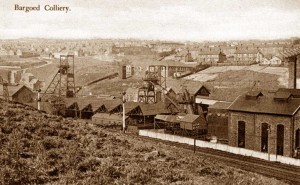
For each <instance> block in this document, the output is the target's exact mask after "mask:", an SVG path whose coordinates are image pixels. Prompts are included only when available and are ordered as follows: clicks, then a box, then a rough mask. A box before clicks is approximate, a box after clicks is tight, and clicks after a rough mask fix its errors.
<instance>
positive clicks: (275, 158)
mask: <svg viewBox="0 0 300 185" xmlns="http://www.w3.org/2000/svg"><path fill="white" fill-rule="evenodd" d="M139 135H140V136H146V137H151V138H156V139H162V140H166V141H172V142H178V143H185V144H188V145H194V139H191V138H186V137H181V136H176V135H171V134H165V133H161V132H157V130H156V131H154V130H139ZM196 146H198V147H202V148H212V149H216V150H221V151H225V152H230V153H234V154H239V155H244V156H251V157H256V158H259V159H264V160H269V156H268V154H267V153H262V152H258V151H254V150H248V149H244V148H237V147H232V146H228V145H224V144H220V143H211V142H207V141H201V140H196ZM270 161H277V162H280V163H284V164H290V165H294V166H300V160H299V159H294V158H291V157H284V156H279V155H273V154H270Z"/></svg>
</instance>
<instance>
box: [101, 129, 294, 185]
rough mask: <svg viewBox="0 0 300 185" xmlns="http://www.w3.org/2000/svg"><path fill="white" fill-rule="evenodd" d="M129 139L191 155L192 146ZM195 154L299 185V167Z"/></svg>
mask: <svg viewBox="0 0 300 185" xmlns="http://www.w3.org/2000/svg"><path fill="white" fill-rule="evenodd" d="M107 130H108V131H111V132H120V131H118V130H114V129H107ZM126 135H128V136H130V137H136V138H140V139H143V140H146V141H152V142H159V143H164V144H166V145H169V146H175V147H178V148H181V149H183V150H186V151H187V152H191V153H193V151H194V146H192V145H188V144H182V143H176V142H171V141H166V140H161V139H155V138H150V137H146V136H138V135H136V134H132V133H126ZM196 154H199V155H201V156H205V157H210V158H212V159H216V160H219V161H222V162H224V163H226V164H227V165H228V166H232V167H235V168H239V169H242V170H246V171H250V172H254V173H258V174H262V175H265V176H268V177H273V178H276V179H279V180H283V181H286V182H287V183H289V184H295V185H298V184H299V185H300V167H297V166H292V165H287V164H282V163H278V162H271V161H266V160H262V159H258V158H254V157H249V156H243V155H237V154H233V153H229V152H224V151H220V150H214V149H210V148H201V147H196Z"/></svg>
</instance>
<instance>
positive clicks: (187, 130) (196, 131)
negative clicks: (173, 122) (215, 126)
mask: <svg viewBox="0 0 300 185" xmlns="http://www.w3.org/2000/svg"><path fill="white" fill-rule="evenodd" d="M180 129H181V131H182V135H185V136H192V137H200V136H204V135H205V134H206V133H207V123H206V120H205V118H204V116H202V115H194V114H187V115H185V116H184V117H183V118H182V119H181V120H180Z"/></svg>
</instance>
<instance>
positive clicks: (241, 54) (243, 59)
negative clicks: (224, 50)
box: [234, 47, 263, 65]
mask: <svg viewBox="0 0 300 185" xmlns="http://www.w3.org/2000/svg"><path fill="white" fill-rule="evenodd" d="M262 59H263V55H262V53H261V52H260V51H259V50H258V48H256V49H253V48H248V47H246V48H237V49H236V52H235V53H234V64H236V65H251V64H254V63H260V62H261V61H262Z"/></svg>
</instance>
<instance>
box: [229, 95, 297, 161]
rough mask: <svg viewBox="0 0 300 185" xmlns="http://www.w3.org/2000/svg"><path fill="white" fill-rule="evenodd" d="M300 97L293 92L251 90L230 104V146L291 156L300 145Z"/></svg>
mask: <svg viewBox="0 0 300 185" xmlns="http://www.w3.org/2000/svg"><path fill="white" fill-rule="evenodd" d="M299 108H300V99H298V98H294V97H293V95H292V94H291V93H290V92H282V91H281V92H276V93H275V94H269V93H261V92H249V93H247V94H246V95H241V96H239V97H238V98H237V99H236V100H235V101H234V102H233V104H232V105H231V106H230V107H229V108H228V110H229V112H230V119H229V121H228V144H229V145H230V146H235V147H240V148H246V149H250V150H256V151H260V152H265V153H268V152H269V153H270V154H276V155H283V156H287V157H292V156H293V153H294V151H295V148H297V147H300V135H299V134H300V133H299V132H300V131H299V130H300V113H299Z"/></svg>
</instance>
